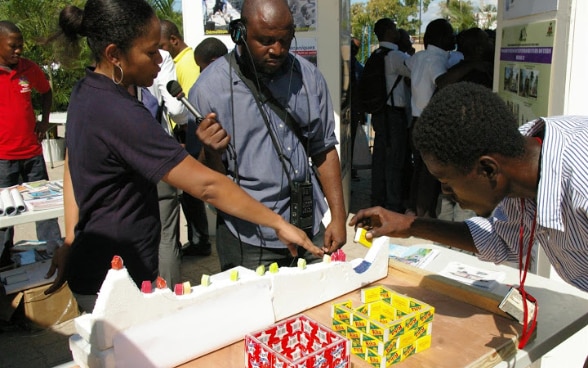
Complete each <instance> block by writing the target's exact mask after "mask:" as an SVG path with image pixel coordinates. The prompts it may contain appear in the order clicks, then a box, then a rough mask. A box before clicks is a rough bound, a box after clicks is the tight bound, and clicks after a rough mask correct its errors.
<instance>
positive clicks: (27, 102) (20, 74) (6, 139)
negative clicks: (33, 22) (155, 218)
mask: <svg viewBox="0 0 588 368" xmlns="http://www.w3.org/2000/svg"><path fill="white" fill-rule="evenodd" d="M23 43H24V42H23V37H22V33H21V31H20V29H19V28H18V27H17V26H16V25H14V23H12V22H9V21H5V20H3V21H0V188H6V187H10V186H13V185H16V184H20V183H22V182H28V181H35V180H41V179H48V175H47V168H46V166H45V160H44V159H43V149H42V146H41V140H42V139H43V136H44V134H45V132H46V131H47V128H48V127H49V111H50V109H51V104H52V99H53V94H52V92H51V86H50V85H49V82H48V81H47V78H46V76H45V74H44V73H43V71H42V70H41V68H40V67H39V66H38V65H37V64H35V63H34V62H32V61H30V60H28V59H25V58H21V53H22V50H23ZM33 90H36V91H37V92H39V93H40V94H41V101H42V106H41V110H42V121H41V122H40V123H37V121H36V120H37V119H36V118H35V111H34V110H33V104H32V101H31V94H32V91H33ZM36 225H37V237H38V238H39V239H43V240H56V241H57V240H59V239H60V238H61V232H60V230H59V225H58V223H57V220H56V219H52V220H47V221H40V222H37V224H36ZM13 236H14V229H13V228H12V227H9V228H3V229H0V250H1V256H0V267H1V266H5V265H7V264H10V263H11V262H12V261H11V259H10V248H12V246H13Z"/></svg>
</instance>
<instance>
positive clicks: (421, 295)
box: [182, 267, 520, 368]
mask: <svg viewBox="0 0 588 368" xmlns="http://www.w3.org/2000/svg"><path fill="white" fill-rule="evenodd" d="M427 277H428V276H424V277H423V276H422V275H420V274H418V273H416V274H415V273H412V274H411V273H410V272H408V273H407V272H406V270H403V269H398V268H394V267H390V269H389V274H388V276H387V277H386V278H385V279H383V280H380V281H378V282H376V283H374V284H376V285H384V286H386V287H389V288H391V289H392V290H394V291H396V292H398V293H401V294H407V295H409V296H411V297H414V298H416V299H420V300H422V301H424V302H426V303H428V304H430V305H432V306H434V307H435V309H436V312H435V317H434V319H433V332H432V338H433V339H432V344H431V348H430V349H428V350H426V351H424V352H421V353H418V354H416V355H414V356H412V357H410V358H409V359H407V360H406V361H404V362H402V363H400V364H398V365H395V366H396V367H436V368H439V367H448V368H449V367H451V368H454V367H465V366H494V365H495V364H497V363H498V362H500V361H502V360H503V359H504V358H506V357H508V356H514V354H515V351H516V345H515V344H516V337H517V334H518V332H519V331H520V326H519V325H518V324H517V323H515V322H513V321H512V320H510V319H507V318H505V317H502V316H499V315H496V314H494V313H491V312H489V311H486V310H484V309H482V308H479V307H475V306H473V305H470V304H468V303H465V302H461V301H459V300H457V299H454V298H452V297H449V296H447V295H444V294H441V293H438V292H435V291H432V290H429V289H428V288H425V287H422V286H421V284H423V283H426V282H431V281H434V280H428V281H426V280H425V279H426V278H427ZM433 283H434V282H433ZM483 299H484V297H481V298H480V300H483ZM346 300H351V301H352V302H353V305H354V306H357V305H359V304H360V291H359V290H356V291H354V292H351V293H349V294H346V295H344V296H341V297H339V298H337V299H335V300H333V301H331V302H328V303H324V304H322V305H319V306H317V307H315V308H312V309H310V310H308V311H306V312H305V313H303V314H305V315H307V316H308V317H310V318H313V319H314V320H316V321H319V322H321V323H322V324H324V325H326V326H330V325H331V316H330V310H331V305H332V304H333V303H334V302H340V301H346ZM243 353H244V342H243V340H241V341H239V342H237V343H234V344H232V345H230V346H227V347H225V348H223V349H220V350H217V351H216V352H214V353H211V354H208V355H205V356H203V357H200V358H198V359H195V360H193V361H191V362H189V363H187V364H185V365H182V367H242V366H243V363H244V354H243ZM351 360H352V363H353V367H371V366H370V365H369V364H368V363H367V362H365V361H363V360H362V359H360V358H358V357H356V356H354V355H352V358H351Z"/></svg>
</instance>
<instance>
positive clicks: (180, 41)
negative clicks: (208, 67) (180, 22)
mask: <svg viewBox="0 0 588 368" xmlns="http://www.w3.org/2000/svg"><path fill="white" fill-rule="evenodd" d="M159 48H161V49H163V50H165V51H167V52H169V53H170V55H171V56H172V58H174V63H176V73H177V75H178V83H180V86H181V87H182V90H183V91H184V93H187V91H189V90H190V88H192V85H193V84H194V82H196V79H197V78H198V75H199V74H200V69H199V68H198V66H197V65H196V62H195V61H194V54H193V50H192V48H191V47H190V46H188V45H187V44H186V42H184V38H183V37H182V35H181V33H180V30H179V29H178V26H177V25H176V24H175V23H173V22H172V21H169V20H165V19H162V20H161V40H160V41H159Z"/></svg>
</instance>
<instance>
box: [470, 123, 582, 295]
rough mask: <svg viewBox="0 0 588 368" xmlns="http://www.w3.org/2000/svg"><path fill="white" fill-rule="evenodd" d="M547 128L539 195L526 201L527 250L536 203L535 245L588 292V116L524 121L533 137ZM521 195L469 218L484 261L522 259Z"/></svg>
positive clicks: (563, 274)
mask: <svg viewBox="0 0 588 368" xmlns="http://www.w3.org/2000/svg"><path fill="white" fill-rule="evenodd" d="M544 128H545V137H544V140H543V147H542V159H541V160H542V161H541V176H540V180H539V187H538V190H537V199H536V201H535V200H526V201H525V213H524V214H523V216H524V219H523V223H524V227H525V232H524V233H525V235H524V240H523V245H524V251H525V252H526V248H527V246H528V242H529V236H530V233H531V226H532V224H533V218H534V213H535V208H537V227H536V230H535V244H540V245H541V246H542V247H543V250H544V251H545V253H546V254H547V257H548V258H549V261H550V262H551V264H552V265H553V267H554V268H555V270H556V271H557V273H558V274H559V275H560V276H561V278H562V279H564V280H566V281H567V282H569V283H570V284H572V285H574V286H576V287H578V288H579V289H582V290H585V291H588V211H587V210H588V117H582V116H554V117H550V118H541V119H537V120H535V121H532V122H529V123H527V124H525V125H523V126H521V128H520V131H521V133H522V134H524V135H527V136H533V135H535V134H536V133H537V132H539V131H540V130H543V129H544ZM520 221H521V205H520V198H505V199H504V200H502V202H500V203H499V205H498V206H497V207H496V209H495V210H494V212H493V214H492V216H491V217H489V218H482V217H474V218H471V219H469V220H467V221H466V224H467V225H468V227H469V230H470V232H471V234H472V237H473V239H474V244H475V245H476V248H477V250H478V252H479V254H478V257H479V258H480V259H481V260H484V261H490V262H495V263H501V262H504V261H516V262H518V254H519V227H520Z"/></svg>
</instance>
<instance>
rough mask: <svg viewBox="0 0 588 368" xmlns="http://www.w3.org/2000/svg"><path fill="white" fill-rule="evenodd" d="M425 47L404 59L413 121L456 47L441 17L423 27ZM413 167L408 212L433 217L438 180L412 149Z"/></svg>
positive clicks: (443, 71)
mask: <svg viewBox="0 0 588 368" xmlns="http://www.w3.org/2000/svg"><path fill="white" fill-rule="evenodd" d="M423 41H424V43H425V50H422V51H419V52H417V53H415V54H414V55H413V56H411V57H410V58H409V59H408V60H406V66H407V67H408V68H409V69H410V79H411V109H412V116H413V118H412V124H413V125H414V122H415V121H416V120H417V119H418V118H419V116H420V115H421V113H422V111H423V109H424V108H425V107H426V106H427V104H428V103H429V100H430V99H431V97H432V96H433V93H434V92H435V90H436V88H437V78H438V77H439V76H441V75H443V74H444V73H445V72H446V71H447V61H448V58H449V54H448V51H449V50H453V49H454V47H455V37H454V35H453V27H451V24H450V23H449V22H448V21H447V20H446V19H443V18H440V19H435V20H433V21H431V22H430V23H429V24H428V25H427V28H426V30H425V37H424V39H423ZM412 157H413V162H414V170H413V174H412V180H411V185H410V198H409V206H408V209H407V212H408V213H409V214H416V215H417V216H427V217H433V218H434V217H436V216H437V199H438V197H439V184H438V183H437V181H436V180H435V178H433V177H432V176H431V175H430V174H429V172H428V171H427V168H426V167H425V166H424V164H423V162H422V159H421V157H420V155H419V153H418V151H416V150H415V151H413V153H412Z"/></svg>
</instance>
